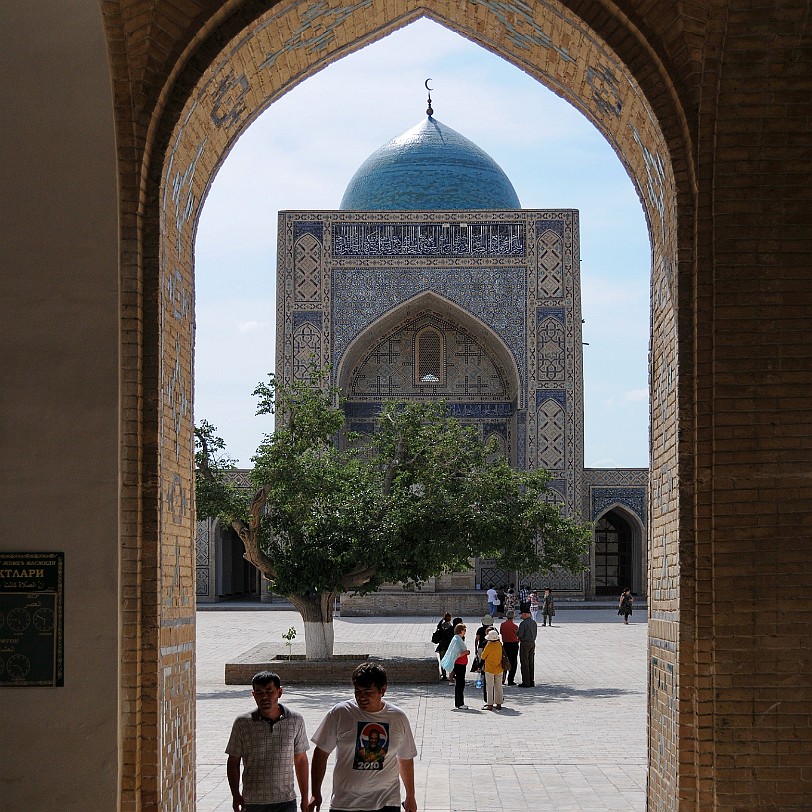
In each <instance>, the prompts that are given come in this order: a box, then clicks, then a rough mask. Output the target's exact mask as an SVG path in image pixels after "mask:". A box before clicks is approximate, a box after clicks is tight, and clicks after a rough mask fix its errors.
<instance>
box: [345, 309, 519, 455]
mask: <svg viewBox="0 0 812 812" xmlns="http://www.w3.org/2000/svg"><path fill="white" fill-rule="evenodd" d="M336 381H337V384H338V386H339V387H340V388H341V390H342V392H343V394H344V397H345V398H346V404H345V409H346V412H347V425H348V428H349V429H350V430H352V431H358V432H361V433H363V434H367V433H369V432H371V431H372V426H373V422H374V418H375V415H376V414H377V412H378V411H379V409H380V405H381V403H383V402H384V401H385V400H388V399H392V398H400V397H404V398H409V399H410V400H445V401H446V402H447V403H448V404H449V406H450V408H451V411H452V414H454V415H455V416H457V417H459V418H460V419H461V420H463V421H464V422H467V423H470V424H474V425H477V426H478V428H479V430H480V431H481V433H482V436H483V437H489V436H491V435H492V434H496V435H497V436H498V437H499V438H500V439H501V442H500V447H501V448H503V449H504V450H505V453H506V455H507V456H508V458H509V459H510V460H511V461H514V462H515V459H516V456H517V449H516V414H517V409H518V408H519V374H518V369H517V366H516V361H515V359H514V358H513V355H512V354H511V352H510V350H509V349H508V348H507V347H506V346H505V344H504V342H503V341H502V340H501V339H500V338H499V337H498V336H497V335H496V334H495V333H494V332H493V331H492V330H491V329H490V328H488V327H487V326H486V325H485V324H483V323H482V322H481V321H479V320H478V319H477V318H475V317H474V316H472V315H471V314H470V313H468V312H467V311H465V310H464V309H462V308H460V307H459V306H458V305H456V304H454V303H453V302H451V301H449V300H448V299H446V298H444V297H442V296H440V295H438V294H435V293H423V294H421V295H419V296H417V297H415V298H413V299H411V300H409V301H408V302H405V303H404V304H402V305H400V306H399V307H396V308H394V309H393V310H391V311H390V312H389V313H387V314H386V315H384V316H382V317H381V318H380V319H378V320H377V321H375V322H374V323H373V324H371V325H370V326H369V327H368V328H367V329H366V330H364V331H363V332H362V333H361V334H360V335H358V336H357V337H356V338H355V339H354V340H353V342H352V343H351V344H350V345H349V347H348V348H347V351H346V352H345V353H344V356H343V357H342V358H341V360H340V362H339V365H338V370H337V374H336Z"/></svg>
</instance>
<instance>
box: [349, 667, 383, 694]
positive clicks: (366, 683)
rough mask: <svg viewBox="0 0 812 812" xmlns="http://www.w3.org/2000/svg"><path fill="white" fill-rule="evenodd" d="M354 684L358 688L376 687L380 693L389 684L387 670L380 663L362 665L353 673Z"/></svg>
mask: <svg viewBox="0 0 812 812" xmlns="http://www.w3.org/2000/svg"><path fill="white" fill-rule="evenodd" d="M352 684H353V685H355V686H357V687H358V688H369V687H370V686H371V685H374V686H375V687H376V688H377V689H378V690H379V691H380V690H381V689H382V688H385V687H386V686H387V684H388V680H387V677H386V669H385V668H384V667H383V666H382V665H378V663H370V662H366V663H361V665H359V666H357V667H356V669H355V671H353V672H352Z"/></svg>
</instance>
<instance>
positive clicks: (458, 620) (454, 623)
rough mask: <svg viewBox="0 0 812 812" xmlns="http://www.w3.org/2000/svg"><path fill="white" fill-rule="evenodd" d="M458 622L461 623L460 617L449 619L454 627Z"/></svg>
mask: <svg viewBox="0 0 812 812" xmlns="http://www.w3.org/2000/svg"><path fill="white" fill-rule="evenodd" d="M458 623H462V618H461V617H455V618H454V620H452V621H451V625H452V626H454V627H456V626H457V624H458Z"/></svg>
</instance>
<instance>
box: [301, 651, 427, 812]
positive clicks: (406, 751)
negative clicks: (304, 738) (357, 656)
mask: <svg viewBox="0 0 812 812" xmlns="http://www.w3.org/2000/svg"><path fill="white" fill-rule="evenodd" d="M352 684H353V687H354V689H355V699H351V700H350V701H348V702H340V703H339V704H338V705H336V706H335V707H334V708H333V709H332V710H331V711H329V712H328V714H327V716H325V717H324V720H323V721H322V723H321V724H320V725H319V728H318V730H317V731H316V732H315V733H314V734H313V736H312V737H311V741H312V742H313V744H315V745H316V749H315V751H314V753H313V760H312V763H311V774H310V778H311V792H312V795H311V798H310V810H309V812H318V810H319V809H320V808H321V802H322V798H321V785H322V782H323V781H324V773H325V771H326V769H327V759H328V758H329V757H330V753H332V752H333V750H335V751H336V763H335V768H334V770H333V795H332V797H331V799H330V812H345V811H346V812H401V803H400V781H402V782H403V788H404V789H405V790H406V799H405V801H404V802H403V809H404V810H405V812H416V810H417V801H416V799H415V791H414V757H415V756H416V755H417V747H416V746H415V743H414V736H412V728H411V726H410V724H409V719H408V718H407V716H406V714H405V713H404V712H403V711H402V710H401V709H400V708H398V707H397V706H395V705H392V704H390V703H389V702H385V701H384V698H383V695H384V694H385V693H386V688H387V678H386V669H385V668H384V667H383V666H381V665H378V664H377V663H362V664H361V665H359V666H358V667H357V668H356V669H355V671H353V674H352Z"/></svg>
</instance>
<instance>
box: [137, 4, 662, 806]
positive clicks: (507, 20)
mask: <svg viewBox="0 0 812 812" xmlns="http://www.w3.org/2000/svg"><path fill="white" fill-rule="evenodd" d="M369 8H372V9H373V10H374V14H370V13H369V10H368V9H369ZM482 9H484V10H483V12H482V13H483V15H484V17H485V20H484V23H480V24H478V26H477V27H472V26H471V24H470V23H471V20H470V17H468V16H467V15H465V14H464V10H463V9H461V8H460V7H458V6H456V5H453V4H443V3H437V4H429V5H428V6H425V7H423V8H415V7H411V6H410V5H409V4H404V3H398V2H391V0H375V2H373V3H372V4H371V5H370V4H369V3H362V2H358V3H352V2H350V3H344V4H335V5H333V6H328V7H327V9H326V11H325V14H324V15H323V18H322V19H321V20H320V21H319V23H320V25H321V27H322V29H323V28H324V27H327V28H328V30H329V32H330V34H331V36H332V37H333V40H332V42H330V43H329V46H328V49H327V52H326V53H320V54H316V55H315V56H314V55H313V54H311V53H310V52H309V51H308V50H307V48H306V47H303V46H306V45H307V43H308V42H309V41H310V40H309V36H310V35H311V34H313V29H312V24H311V23H312V21H310V20H308V19H307V18H306V17H303V16H302V15H301V10H300V9H299V8H298V7H297V6H295V5H294V4H284V3H283V4H279V5H278V6H276V7H274V9H272V10H271V11H270V12H267V13H266V14H265V15H263V16H260V17H258V18H257V19H256V20H255V21H253V22H251V23H250V24H249V25H247V27H246V28H244V29H243V30H241V31H240V32H239V34H238V35H237V36H234V37H233V38H231V39H229V35H233V34H234V33H235V29H236V28H238V27H239V26H238V25H236V24H235V20H236V19H241V20H245V17H246V15H247V16H248V17H250V16H251V6H250V4H245V5H243V6H241V7H240V10H239V12H238V13H236V15H235V16H232V17H231V18H229V19H228V20H226V21H225V23H224V24H222V25H221V26H220V27H219V29H217V28H216V26H215V25H214V23H212V28H211V31H210V34H211V37H210V38H209V39H208V40H205V41H204V42H203V43H202V44H201V46H200V47H199V48H198V49H197V51H196V52H195V53H194V58H193V59H192V60H190V61H189V62H187V63H186V65H185V66H184V67H185V69H183V70H181V69H179V70H178V72H177V74H176V77H175V85H174V86H173V87H171V88H170V89H169V90H166V89H164V92H163V93H162V95H161V98H160V99H159V102H161V103H163V104H164V110H163V115H162V116H161V117H160V118H153V119H151V120H150V126H149V128H147V129H148V132H147V135H148V140H147V142H146V145H147V146H148V147H149V150H148V151H147V153H148V154H146V155H145V158H150V161H149V163H147V161H146V160H145V163H144V165H142V167H141V170H142V178H141V189H142V190H143V191H142V195H141V197H140V198H139V204H138V205H139V209H140V210H141V212H142V219H141V225H142V228H143V231H142V232H141V234H140V235H139V236H140V242H139V251H140V253H141V256H142V257H143V299H141V300H140V301H141V302H142V303H143V311H142V313H141V314H139V315H140V316H141V317H142V322H141V327H142V329H143V333H142V335H143V339H142V340H143V345H142V346H143V350H144V351H145V356H144V357H143V363H142V364H141V365H140V366H139V367H138V369H137V372H138V374H139V375H140V376H141V381H142V383H143V386H144V391H145V392H150V391H152V392H157V395H158V397H157V398H154V397H151V396H150V395H149V394H148V395H147V396H146V397H145V398H144V401H143V411H142V416H143V418H142V419H143V424H142V426H141V427H140V428H141V430H142V431H143V432H144V434H145V437H150V438H152V437H154V440H152V441H150V440H148V441H147V442H144V441H143V440H142V441H141V447H142V449H144V448H145V449H146V451H147V453H146V454H144V455H143V457H142V458H141V465H142V468H141V469H140V471H139V474H140V482H139V492H140V494H141V496H142V497H143V498H145V500H146V502H147V504H152V505H157V506H158V509H157V511H154V512H153V511H151V510H150V509H144V511H143V514H142V521H143V525H142V527H143V528H144V529H145V530H147V531H148V532H147V533H145V536H144V538H145V539H146V538H150V539H153V540H154V541H153V543H152V544H151V545H148V544H146V543H143V544H142V547H141V550H140V561H141V563H142V572H144V573H145V575H146V579H145V580H144V581H142V583H141V587H140V595H139V598H140V600H141V604H142V609H143V622H142V624H141V634H142V639H146V640H152V641H154V643H155V646H156V648H157V651H158V662H157V666H158V667H157V668H156V663H154V662H152V661H150V660H149V659H148V658H147V659H146V660H144V661H143V662H142V663H141V677H140V680H141V686H142V688H148V689H149V690H150V693H151V694H152V695H153V696H154V697H155V701H154V710H155V713H154V715H153V714H150V713H149V710H150V709H149V708H147V709H146V710H147V713H146V714H145V715H144V716H142V717H141V719H139V720H134V723H135V724H134V726H133V731H135V730H136V729H137V723H139V722H140V724H141V726H142V730H141V732H142V735H141V736H140V738H141V739H142V740H143V739H144V738H146V741H147V744H146V745H142V747H143V750H142V752H141V754H140V757H139V758H138V762H137V764H134V767H135V766H137V767H138V768H140V771H141V776H142V781H143V782H145V783H146V782H149V783H154V785H155V787H156V793H157V796H158V797H161V798H170V799H172V801H173V802H174V801H175V800H176V799H181V800H182V799H189V798H190V797H191V796H192V793H193V774H192V769H191V766H189V769H188V770H186V771H184V770H183V769H178V764H182V763H186V764H188V765H191V764H192V762H193V758H192V753H193V749H192V748H193V728H194V723H193V713H192V708H191V707H190V703H189V701H188V700H187V701H186V702H185V703H184V700H183V697H184V696H187V697H188V696H189V692H188V691H185V690H184V686H183V685H182V684H181V683H183V681H184V680H186V681H188V680H189V679H191V678H193V673H194V672H193V634H192V631H191V622H190V621H191V618H192V613H193V597H192V600H191V601H190V597H189V596H193V595H194V591H193V590H194V556H193V548H192V546H191V544H189V543H188V539H189V538H191V537H192V536H193V528H192V524H193V523H192V513H191V509H189V511H188V512H187V513H185V514H184V513H178V512H177V511H169V510H167V504H166V501H167V499H166V496H167V493H168V492H169V488H170V487H171V488H172V492H173V493H174V492H178V491H179V492H180V494H181V496H182V495H183V494H184V493H186V494H187V497H186V502H187V504H188V505H189V506H190V507H191V498H190V494H191V482H192V476H191V463H192V460H191V453H190V449H191V425H190V420H191V376H192V358H191V343H192V342H191V332H192V318H193V317H192V313H191V311H190V308H189V307H188V303H189V302H191V301H192V299H193V271H192V264H193V257H192V246H193V236H194V228H195V223H196V218H197V214H198V212H199V210H200V207H201V205H202V201H203V199H204V198H205V194H206V190H207V188H208V184H209V183H210V182H211V179H212V177H213V175H214V173H215V172H216V169H217V167H218V166H219V164H220V163H221V162H222V160H223V159H224V158H225V156H226V154H227V152H228V150H229V149H230V146H231V145H232V144H233V143H234V141H235V140H236V138H237V137H238V135H239V133H240V132H241V131H242V129H244V128H245V127H246V126H247V125H248V124H249V123H250V122H251V121H252V120H253V118H254V117H255V116H256V115H258V114H259V113H260V112H261V111H262V110H263V109H265V107H267V105H268V104H270V103H271V102H272V101H273V99H274V98H276V97H278V96H279V95H281V94H282V93H283V92H284V91H285V90H286V89H287V88H289V87H290V86H291V85H292V84H294V83H295V82H297V81H300V80H301V78H302V77H304V76H306V75H308V74H309V73H310V72H313V71H314V70H317V69H319V68H320V67H322V66H323V65H325V64H329V62H330V61H331V60H333V59H336V58H338V57H339V56H340V55H342V54H343V53H346V52H347V51H348V50H352V49H353V48H357V47H361V46H362V45H363V44H366V42H368V41H370V40H372V39H375V38H378V37H380V36H382V35H384V34H385V33H386V32H387V31H388V30H391V28H393V27H396V26H398V25H402V24H403V23H404V21H408V20H409V19H412V18H416V17H417V16H419V15H420V14H423V13H428V14H430V16H433V17H435V19H439V20H441V21H442V22H444V23H445V24H446V25H449V26H450V27H452V28H454V29H456V30H458V31H459V32H460V33H463V34H464V35H467V36H470V37H471V38H473V39H475V40H476V41H478V42H480V44H483V45H485V46H486V47H489V48H491V49H492V50H495V51H497V52H499V53H501V54H502V55H503V56H505V57H506V58H508V59H510V60H511V61H513V62H514V63H515V64H517V65H518V66H520V67H522V68H523V69H525V70H528V71H529V72H531V73H533V75H535V76H536V77H537V78H539V79H540V80H541V81H544V83H545V84H547V85H548V86H550V87H552V88H553V89H555V90H556V91H557V92H558V93H560V94H561V95H563V96H565V97H567V98H568V99H569V100H570V101H572V102H573V103H575V104H576V106H578V107H579V108H580V109H581V110H582V111H583V112H584V113H585V114H587V115H588V116H589V117H590V118H591V119H592V120H593V121H594V122H595V124H596V126H598V127H599V128H600V129H601V130H602V131H603V132H604V134H606V135H607V137H608V138H609V139H610V140H611V141H612V142H613V144H614V146H615V148H616V150H617V151H618V153H619V154H620V155H621V157H622V160H623V161H624V163H625V164H626V166H627V167H628V168H629V170H630V172H631V174H632V176H633V177H634V179H635V182H636V184H637V186H638V189H639V190H640V193H641V198H642V199H643V201H644V205H645V209H646V212H647V216H648V220H649V223H650V225H651V228H652V238H653V243H654V244H655V259H654V270H655V274H656V273H660V272H661V269H662V268H663V267H668V266H671V265H673V264H674V263H675V231H674V229H673V222H672V220H673V200H674V197H675V195H674V182H673V179H672V177H671V175H670V168H669V167H670V164H669V161H668V154H667V148H666V143H665V141H664V138H663V136H662V133H661V132H660V131H659V128H658V127H657V125H656V120H655V117H654V115H653V113H652V111H651V110H650V108H649V106H648V104H647V102H646V99H645V97H644V96H643V94H642V92H641V90H640V88H639V86H638V85H637V83H636V81H635V79H634V78H633V76H632V74H631V73H628V72H627V71H626V70H625V68H624V67H623V65H622V63H621V62H620V60H619V59H618V58H617V57H616V55H614V54H613V53H612V51H611V50H610V49H609V48H608V47H607V46H606V45H605V43H603V42H602V41H601V40H600V39H599V38H598V37H597V36H596V35H594V34H593V33H592V32H591V31H589V29H588V28H587V27H585V26H584V25H583V24H582V23H580V22H579V20H578V19H577V18H576V17H575V16H573V15H571V14H568V13H567V11H566V9H565V7H564V6H560V7H555V8H554V10H553V12H551V11H550V9H551V6H549V5H548V6H544V7H541V6H540V7H538V8H537V9H536V10H535V12H536V13H535V14H529V13H528V12H526V11H517V13H516V16H515V17H511V15H508V16H507V17H505V15H504V14H503V7H502V6H501V5H499V4H496V3H483V4H482ZM562 20H564V21H565V24H562ZM156 21H157V16H156ZM523 27H524V28H527V27H529V28H530V30H531V31H532V32H533V38H534V39H533V42H532V45H531V49H530V50H531V53H530V54H529V55H528V54H527V53H525V52H526V51H527V43H526V42H524V41H523V40H522V39H521V37H522V36H523V35H522V34H521V30H522V28H523ZM323 33H324V32H323V30H321V29H320V32H319V36H320V37H322V40H323ZM576 44H577V49H576ZM260 73H262V81H260V80H259V75H260ZM144 75H145V76H146V75H147V74H146V73H145V74H144ZM153 150H154V159H152V151H153ZM159 157H162V163H160V165H159V162H158V158H159ZM674 282H675V279H674V277H673V276H672V277H671V278H668V279H666V282H665V284H664V285H663V286H661V287H662V288H663V289H664V295H663V297H662V300H661V301H662V303H663V314H664V315H663V318H664V319H665V320H666V321H667V322H668V324H669V328H668V329H667V330H666V331H664V332H662V337H663V338H662V340H663V345H662V348H659V349H661V351H662V352H664V353H667V354H669V355H671V356H674V355H675V343H674V342H675V339H676V335H675V331H674V329H673V327H672V326H670V325H672V324H673V321H672V319H673V302H674ZM156 350H157V352H156ZM674 451H675V446H674V445H673V444H672V445H670V446H668V447H666V451H665V453H667V455H668V456H669V457H673V456H674ZM178 483H179V484H178ZM165 492H166V493H165ZM177 501H180V502H181V503H182V502H183V499H182V498H181V499H180V500H176V502H177ZM675 515H676V501H675V503H674V506H673V510H672V511H671V514H670V515H669V521H670V523H671V525H672V527H673V526H674V522H673V516H675ZM668 532H673V530H669V531H668ZM671 549H675V545H673V544H672V545H671ZM155 573H157V576H158V577H157V578H155V577H154V574H155ZM674 628H675V624H674V623H673V622H672V624H671V628H670V629H669V636H670V637H671V638H673V637H674V636H675V631H674ZM126 644H128V643H125V645H126ZM167 675H168V676H167ZM127 676H128V675H126V674H125V675H124V679H125V680H126V679H127ZM148 718H154V719H155V720H156V727H157V729H156V730H154V731H153V733H154V735H148V736H146V737H144V736H143V732H144V731H143V726H144V724H145V723H146V722H145V720H146V719H148ZM162 740H163V741H164V742H167V743H166V744H165V745H164V747H163V749H162V750H160V751H159V750H158V744H157V742H159V741H162ZM150 748H152V749H150ZM661 750H662V748H661ZM666 750H667V751H668V756H669V763H671V764H673V763H675V762H676V755H677V754H676V742H675V740H674V739H673V738H672V739H671V740H670V741H669V742H668V747H667V748H666ZM158 765H160V766H158ZM153 769H154V770H155V774H154V780H153V776H151V775H149V772H150V771H151V770H153ZM663 775H664V781H665V784H666V785H667V788H666V790H665V792H666V794H668V795H669V796H670V795H673V791H672V789H671V787H672V786H673V782H674V776H673V774H667V772H666V771H663ZM190 776H191V777H190Z"/></svg>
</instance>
